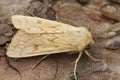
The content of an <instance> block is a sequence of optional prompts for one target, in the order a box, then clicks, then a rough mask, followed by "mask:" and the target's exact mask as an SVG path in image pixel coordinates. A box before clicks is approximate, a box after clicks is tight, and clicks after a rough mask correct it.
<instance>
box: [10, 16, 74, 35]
mask: <svg viewBox="0 0 120 80" xmlns="http://www.w3.org/2000/svg"><path fill="white" fill-rule="evenodd" d="M11 18H12V23H13V25H14V27H15V28H17V29H21V30H23V31H25V32H27V33H62V32H66V31H69V30H71V29H72V30H73V29H75V27H73V26H71V25H68V24H64V23H60V22H56V21H52V20H47V19H43V18H38V17H30V16H21V15H14V16H12V17H11ZM68 27H69V28H68Z"/></svg>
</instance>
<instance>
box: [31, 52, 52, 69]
mask: <svg viewBox="0 0 120 80" xmlns="http://www.w3.org/2000/svg"><path fill="white" fill-rule="evenodd" d="M49 55H50V54H48V55H45V56H44V57H42V58H41V59H40V60H38V61H37V62H36V64H35V65H33V67H32V69H35V68H36V67H37V65H38V64H40V62H41V61H43V60H44V59H45V58H47V57H48V56H49Z"/></svg>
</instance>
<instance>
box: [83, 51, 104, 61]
mask: <svg viewBox="0 0 120 80" xmlns="http://www.w3.org/2000/svg"><path fill="white" fill-rule="evenodd" d="M84 52H85V54H86V55H87V56H88V57H90V59H92V60H93V61H95V62H97V61H102V60H103V59H97V58H94V57H93V56H91V55H90V53H89V52H88V51H87V50H84Z"/></svg>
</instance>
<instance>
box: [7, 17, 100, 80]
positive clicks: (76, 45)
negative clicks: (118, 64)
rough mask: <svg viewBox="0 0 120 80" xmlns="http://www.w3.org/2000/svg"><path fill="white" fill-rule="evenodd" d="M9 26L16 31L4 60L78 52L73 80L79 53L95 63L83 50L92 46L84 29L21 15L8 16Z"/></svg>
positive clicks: (90, 39) (90, 38) (91, 39)
mask: <svg viewBox="0 0 120 80" xmlns="http://www.w3.org/2000/svg"><path fill="white" fill-rule="evenodd" d="M12 23H13V25H14V27H15V28H16V29H18V31H17V33H16V34H15V35H14V37H13V39H12V41H11V43H10V44H9V46H8V49H7V53H6V54H7V56H8V57H12V58H23V57H31V56H39V55H48V54H57V53H61V52H71V51H79V52H80V54H79V56H78V58H77V60H76V61H75V69H74V76H75V79H76V80H77V77H76V66H77V62H78V60H79V58H80V57H81V55H82V52H83V51H84V52H85V53H86V54H87V55H88V56H89V57H90V58H91V59H93V60H94V61H99V60H97V59H95V58H93V57H92V56H90V55H89V53H88V52H87V51H86V50H85V49H86V48H87V47H88V46H91V45H93V43H94V41H93V38H92V35H91V33H90V32H89V31H88V30H87V29H86V28H85V27H74V26H71V25H68V24H64V23H60V22H56V21H51V20H47V19H42V18H38V17H29V16H21V15H14V16H12Z"/></svg>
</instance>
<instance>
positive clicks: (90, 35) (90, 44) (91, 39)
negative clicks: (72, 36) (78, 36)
mask: <svg viewBox="0 0 120 80" xmlns="http://www.w3.org/2000/svg"><path fill="white" fill-rule="evenodd" d="M87 36H88V39H89V44H88V46H87V47H92V46H93V45H94V40H93V37H92V34H91V33H90V32H89V31H88V33H87Z"/></svg>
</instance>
